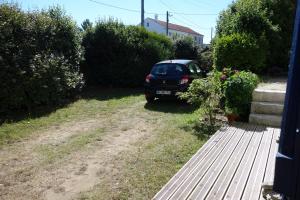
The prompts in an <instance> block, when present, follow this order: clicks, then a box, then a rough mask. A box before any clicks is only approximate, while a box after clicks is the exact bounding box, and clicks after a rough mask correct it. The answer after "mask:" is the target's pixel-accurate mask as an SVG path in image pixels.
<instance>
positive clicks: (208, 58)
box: [197, 48, 213, 70]
mask: <svg viewBox="0 0 300 200" xmlns="http://www.w3.org/2000/svg"><path fill="white" fill-rule="evenodd" d="M197 60H198V62H199V63H200V65H201V67H203V68H204V69H206V70H212V69H213V54H212V49H211V48H205V49H203V50H202V51H201V52H200V54H199V55H198V59H197Z"/></svg>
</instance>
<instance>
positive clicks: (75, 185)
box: [0, 89, 213, 199]
mask: <svg viewBox="0 0 300 200" xmlns="http://www.w3.org/2000/svg"><path fill="white" fill-rule="evenodd" d="M199 115H200V114H199V111H198V110H196V109H195V108H194V107H192V106H189V105H186V104H184V103H180V102H175V101H157V102H155V103H154V104H151V105H150V104H146V101H145V100H144V96H143V94H142V93H141V92H140V91H135V90H124V89H113V90H112V89H105V90H103V89H93V90H89V91H86V92H85V93H84V95H83V96H82V98H81V99H79V100H77V101H75V102H73V103H71V104H69V105H68V106H66V107H64V108H59V109H57V110H56V111H53V112H50V113H48V114H46V115H44V116H40V117H35V118H26V119H23V120H20V121H18V122H12V123H4V124H2V126H0V141H1V146H2V148H1V150H0V154H1V155H2V157H3V158H2V159H0V163H7V165H6V166H5V167H0V170H1V171H2V172H3V173H4V174H5V175H1V176H0V183H1V182H7V185H8V186H7V187H8V188H6V190H5V191H6V192H5V193H4V194H5V195H4V196H3V197H5V198H16V197H18V195H20V194H22V193H24V198H25V197H27V198H35V199H43V198H44V197H45V196H46V199H55V198H56V199H59V198H64V199H150V198H152V197H153V196H154V195H155V193H156V192H158V190H159V189H160V188H161V187H162V186H163V185H164V184H165V183H166V182H167V181H168V180H169V179H170V178H171V177H172V176H173V175H174V174H175V173H176V172H177V171H178V170H179V169H180V168H181V167H182V166H183V165H184V163H185V162H187V161H188V160H189V159H190V157H191V156H192V155H193V154H194V153H195V152H196V151H197V150H198V149H199V148H200V147H201V146H202V145H203V144H204V143H205V142H206V140H207V139H208V137H209V135H208V132H207V130H206V129H203V128H205V127H203V126H199V125H198V121H199ZM212 132H213V131H210V132H209V133H212ZM7 144H9V145H7ZM24 149H25V150H24ZM18 155H19V156H18ZM12 160H14V162H12ZM25 160H26V162H25ZM18 162H19V163H18ZM20 163H23V165H22V167H21V169H20ZM20 171H21V172H22V174H23V173H25V174H26V176H29V177H30V178H28V180H27V181H25V182H24V181H23V179H21V178H20V179H19V177H16V173H20ZM50 174H51V175H50ZM4 185H5V184H4ZM28 185H31V186H33V187H30V188H31V189H28ZM68 191H72V192H68ZM1 192H2V191H1V188H0V193H1ZM48 197H49V198H48Z"/></svg>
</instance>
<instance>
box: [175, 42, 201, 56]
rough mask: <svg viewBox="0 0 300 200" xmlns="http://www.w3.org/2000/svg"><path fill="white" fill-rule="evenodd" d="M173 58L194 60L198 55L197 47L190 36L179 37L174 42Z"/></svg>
mask: <svg viewBox="0 0 300 200" xmlns="http://www.w3.org/2000/svg"><path fill="white" fill-rule="evenodd" d="M174 49H175V58H177V59H191V60H195V59H197V57H198V48H197V46H195V45H194V41H193V39H192V38H190V37H185V38H183V39H179V40H177V41H176V42H175V44H174Z"/></svg>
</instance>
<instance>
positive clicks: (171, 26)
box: [148, 18, 202, 35]
mask: <svg viewBox="0 0 300 200" xmlns="http://www.w3.org/2000/svg"><path fill="white" fill-rule="evenodd" d="M148 19H150V20H153V21H155V22H156V23H158V24H160V25H162V26H164V27H166V26H167V23H166V22H164V21H161V20H156V19H152V18H148ZM169 29H170V30H176V31H180V32H184V33H190V34H194V35H202V34H200V33H198V32H196V31H194V30H192V29H190V28H188V27H185V26H181V25H177V24H172V23H169Z"/></svg>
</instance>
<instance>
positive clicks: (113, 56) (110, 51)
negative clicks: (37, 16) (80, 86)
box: [83, 19, 173, 87]
mask: <svg viewBox="0 0 300 200" xmlns="http://www.w3.org/2000/svg"><path fill="white" fill-rule="evenodd" d="M83 46H84V47H85V59H86V67H85V69H84V72H85V76H86V77H87V79H88V81H89V83H94V84H102V85H112V86H130V87H133V86H141V85H142V84H143V82H144V78H145V76H146V75H147V73H149V71H150V69H151V67H152V66H153V64H155V63H156V62H158V61H160V60H164V59H168V58H170V57H173V46H172V43H171V41H170V40H169V39H168V38H167V37H165V36H163V35H159V34H156V33H152V32H148V31H146V30H145V29H143V28H141V27H137V26H125V25H123V24H122V23H119V22H117V21H114V20H111V19H110V20H108V21H98V22H97V23H96V25H95V27H94V28H92V29H91V30H88V31H87V32H86V33H85V36H84V38H83Z"/></svg>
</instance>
